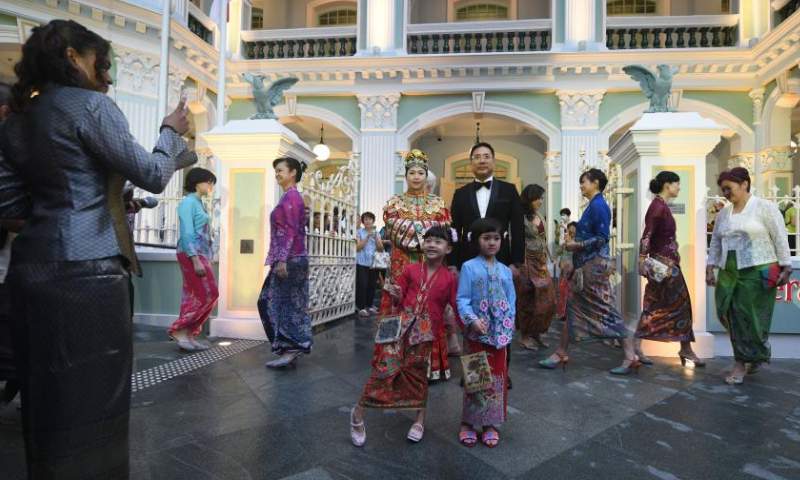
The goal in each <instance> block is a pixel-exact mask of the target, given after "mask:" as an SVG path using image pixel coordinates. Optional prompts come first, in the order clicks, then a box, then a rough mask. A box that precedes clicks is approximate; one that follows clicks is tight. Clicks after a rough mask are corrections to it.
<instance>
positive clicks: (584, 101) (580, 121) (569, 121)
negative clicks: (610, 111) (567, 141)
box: [556, 91, 605, 128]
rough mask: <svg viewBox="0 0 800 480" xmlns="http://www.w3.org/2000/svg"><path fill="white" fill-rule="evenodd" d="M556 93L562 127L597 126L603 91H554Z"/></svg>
mask: <svg viewBox="0 0 800 480" xmlns="http://www.w3.org/2000/svg"><path fill="white" fill-rule="evenodd" d="M556 95H558V101H559V103H560V104H561V126H562V127H589V128H591V127H594V128H597V126H598V123H599V119H600V104H601V103H602V102H603V96H604V95H605V92H603V91H594V92H556Z"/></svg>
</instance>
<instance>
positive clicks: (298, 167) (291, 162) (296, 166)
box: [272, 157, 306, 183]
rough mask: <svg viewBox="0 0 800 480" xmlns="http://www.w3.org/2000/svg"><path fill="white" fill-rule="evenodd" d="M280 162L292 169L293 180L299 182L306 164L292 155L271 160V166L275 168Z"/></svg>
mask: <svg viewBox="0 0 800 480" xmlns="http://www.w3.org/2000/svg"><path fill="white" fill-rule="evenodd" d="M281 163H285V164H286V168H288V169H289V170H294V171H295V174H294V181H295V182H298V183H300V180H302V179H303V172H305V171H306V164H305V163H303V162H301V161H300V160H298V159H296V158H293V157H280V158H276V159H275V160H273V162H272V168H277V167H278V165H280V164H281Z"/></svg>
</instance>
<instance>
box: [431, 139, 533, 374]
mask: <svg viewBox="0 0 800 480" xmlns="http://www.w3.org/2000/svg"><path fill="white" fill-rule="evenodd" d="M469 158H470V166H471V167H472V174H473V175H475V181H474V182H472V183H469V184H467V185H464V186H463V187H461V188H459V189H458V190H456V193H455V194H454V195H453V204H452V205H451V207H450V214H451V215H452V217H453V228H454V229H455V231H456V233H457V234H458V242H457V243H456V245H455V248H454V249H453V251H452V253H451V254H450V255H449V256H448V257H447V264H448V265H449V268H450V270H451V271H452V272H453V273H455V274H458V270H459V269H461V265H462V264H463V263H464V262H466V261H467V260H471V259H473V258H475V257H477V256H478V253H479V252H478V250H477V249H476V248H475V247H474V245H473V244H472V243H471V242H470V241H469V240H468V239H467V233H469V227H470V225H472V222H474V221H475V220H478V219H480V218H486V217H488V218H493V219H495V220H497V221H498V222H500V225H502V226H503V242H502V244H501V245H500V251H499V252H497V259H498V260H499V261H500V262H501V263H504V264H506V265H508V267H509V268H510V269H511V272H512V273H513V274H514V275H515V276H516V275H517V268H518V267H520V266H522V264H523V263H524V262H525V217H524V213H523V211H522V200H521V199H520V198H519V193H518V192H517V187H515V186H514V185H512V184H510V183H508V182H504V181H502V180H496V179H495V178H494V166H495V160H494V148H493V147H492V146H491V145H489V144H488V143H486V142H478V143H476V144H475V145H473V146H472V148H471V149H470V150H469ZM509 237H510V238H509ZM507 348H508V355H507V356H506V358H507V359H508V363H509V364H510V363H511V346H510V345H509V346H508V347H507ZM507 378H508V388H509V389H511V377H510V376H509V377H507Z"/></svg>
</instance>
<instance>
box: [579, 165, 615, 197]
mask: <svg viewBox="0 0 800 480" xmlns="http://www.w3.org/2000/svg"><path fill="white" fill-rule="evenodd" d="M584 178H586V179H587V180H589V181H590V182H595V181H596V182H597V187H598V188H599V189H600V193H603V190H605V189H606V185H608V177H606V174H605V173H603V171H602V170H599V169H597V168H590V169H589V170H587V171H585V172H583V174H582V175H581V178H580V181H583V179H584Z"/></svg>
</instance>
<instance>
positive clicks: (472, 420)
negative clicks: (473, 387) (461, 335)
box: [461, 338, 508, 427]
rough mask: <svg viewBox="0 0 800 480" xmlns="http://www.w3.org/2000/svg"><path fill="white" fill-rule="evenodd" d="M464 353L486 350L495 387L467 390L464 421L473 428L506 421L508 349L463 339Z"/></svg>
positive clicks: (462, 419)
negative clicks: (476, 390) (473, 390)
mask: <svg viewBox="0 0 800 480" xmlns="http://www.w3.org/2000/svg"><path fill="white" fill-rule="evenodd" d="M464 345H465V347H466V351H465V352H464V353H465V354H467V355H468V354H471V353H478V352H486V356H487V357H488V359H489V368H490V370H491V372H492V386H491V387H489V388H488V389H486V390H481V391H478V392H474V393H467V391H466V390H464V406H463V410H462V413H461V423H463V424H466V425H472V426H473V427H490V426H494V425H500V424H503V423H505V421H506V415H507V412H506V407H507V406H508V364H507V363H506V356H507V352H508V349H506V348H499V349H498V348H497V347H494V346H492V345H487V344H485V343H480V342H476V341H474V340H471V339H469V338H465V339H464Z"/></svg>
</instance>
